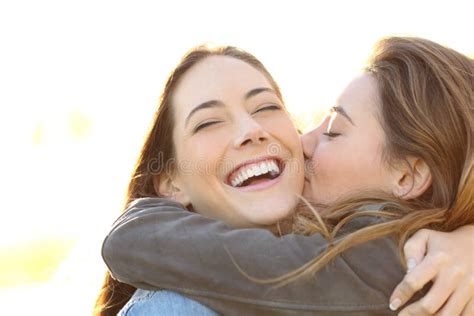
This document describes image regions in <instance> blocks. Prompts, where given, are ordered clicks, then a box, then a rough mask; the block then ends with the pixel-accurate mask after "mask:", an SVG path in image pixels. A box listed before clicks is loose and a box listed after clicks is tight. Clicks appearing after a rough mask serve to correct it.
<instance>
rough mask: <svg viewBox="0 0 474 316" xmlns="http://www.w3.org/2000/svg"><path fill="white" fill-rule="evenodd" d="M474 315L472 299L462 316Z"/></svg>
mask: <svg viewBox="0 0 474 316" xmlns="http://www.w3.org/2000/svg"><path fill="white" fill-rule="evenodd" d="M472 315H474V298H471V300H470V301H469V303H468V304H467V305H466V307H464V309H463V311H462V314H461V316H472Z"/></svg>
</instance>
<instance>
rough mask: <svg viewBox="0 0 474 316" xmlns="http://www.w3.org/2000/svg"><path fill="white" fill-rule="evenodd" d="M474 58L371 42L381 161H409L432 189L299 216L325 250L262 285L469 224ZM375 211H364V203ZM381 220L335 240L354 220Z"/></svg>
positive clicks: (410, 43) (473, 204) (419, 44)
mask: <svg viewBox="0 0 474 316" xmlns="http://www.w3.org/2000/svg"><path fill="white" fill-rule="evenodd" d="M473 69H474V63H473V60H472V59H470V58H468V57H466V56H464V55H462V54H460V53H458V52H456V51H454V50H452V49H449V48H446V47H443V46H441V45H439V44H436V43H434V42H431V41H429V40H426V39H421V38H407V37H390V38H386V39H383V40H381V41H380V42H378V43H377V45H376V48H375V50H374V53H373V55H372V57H371V59H370V60H369V65H368V67H367V69H366V72H367V73H370V74H372V75H373V76H374V77H375V79H376V80H377V85H378V93H379V97H380V103H381V108H380V111H379V112H380V121H381V124H382V126H383V129H384V131H385V134H386V142H385V148H384V157H385V158H386V160H387V163H388V164H390V163H392V162H396V161H397V160H400V159H402V160H403V159H405V157H407V156H409V155H410V156H414V157H419V158H421V159H423V160H424V161H425V162H426V163H427V165H428V166H429V168H430V171H431V175H432V180H433V181H432V185H431V186H430V188H429V189H428V190H427V191H426V192H425V193H424V194H422V195H421V196H420V197H418V198H416V199H411V200H403V199H401V198H397V197H395V196H392V195H388V194H383V193H380V192H370V193H368V192H365V193H360V194H358V196H351V197H346V198H345V199H344V200H342V201H338V202H336V203H334V204H332V205H331V206H329V207H328V208H327V209H326V210H325V212H324V214H326V215H323V216H320V215H318V214H317V213H316V212H314V214H313V216H312V218H310V219H308V217H307V216H306V217H300V218H299V227H300V230H301V229H302V231H303V232H304V233H305V234H314V233H321V234H322V235H323V236H325V237H326V238H327V239H328V241H329V242H330V245H329V247H328V249H327V250H326V251H325V252H324V253H322V254H321V255H320V256H318V257H316V258H314V260H312V261H311V262H308V263H307V264H305V265H304V266H302V267H301V268H299V269H298V270H296V271H293V272H291V273H289V274H286V275H284V276H281V277H278V278H275V279H271V280H257V281H258V282H262V283H274V282H278V283H279V285H283V284H286V283H288V282H291V281H292V280H294V279H296V278H299V277H301V276H305V275H311V274H314V273H315V272H316V271H318V270H319V269H321V268H322V267H323V266H325V265H326V264H327V263H328V262H330V261H331V260H332V259H333V258H334V257H336V256H338V255H339V254H341V253H342V252H344V251H345V250H347V249H349V248H352V247H354V246H356V245H359V244H362V243H365V242H367V241H370V240H374V239H378V238H381V237H385V236H395V237H396V238H397V240H398V245H399V251H400V257H401V258H402V264H404V256H403V251H402V247H403V245H404V243H405V241H406V240H407V238H409V237H410V236H411V235H412V234H413V233H414V232H416V231H418V230H420V229H422V228H431V229H436V230H440V231H452V230H454V229H456V228H458V227H460V226H463V225H466V224H472V223H474V196H473V192H474V181H473V174H472V169H473V157H474V155H473V128H474V122H473V117H474V116H473V110H474V108H473V107H474V105H473V101H474V94H473V87H474V71H473ZM370 205H373V206H376V205H377V206H379V207H380V209H377V210H367V206H370ZM361 216H375V217H380V218H384V220H382V221H380V222H377V223H376V224H373V225H371V226H367V227H364V228H362V229H359V230H356V231H355V232H352V233H350V234H347V235H344V236H341V237H339V236H336V235H337V233H338V232H339V231H340V229H341V228H342V227H343V226H344V225H345V224H346V223H348V222H350V221H351V220H353V219H354V218H357V217H361Z"/></svg>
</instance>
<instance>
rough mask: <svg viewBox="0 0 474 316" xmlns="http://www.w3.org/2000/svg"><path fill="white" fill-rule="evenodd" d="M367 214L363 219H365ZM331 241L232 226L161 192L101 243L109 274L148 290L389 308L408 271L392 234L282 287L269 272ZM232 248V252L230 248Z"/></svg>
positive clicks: (294, 264) (217, 300)
mask: <svg viewBox="0 0 474 316" xmlns="http://www.w3.org/2000/svg"><path fill="white" fill-rule="evenodd" d="M367 224H368V223H367V219H365V222H364V223H362V222H361V223H359V225H362V226H364V225H367ZM326 247H327V242H326V241H325V240H324V238H322V237H321V236H320V235H313V236H309V237H305V236H299V235H287V236H284V237H275V236H274V235H273V234H271V233H270V232H269V231H267V230H263V229H235V230H234V229H231V228H230V227H229V226H227V225H225V224H224V223H221V222H218V221H215V220H211V219H207V218H205V217H203V216H200V215H198V214H194V213H190V212H189V211H187V210H185V209H183V208H182V207H181V206H180V205H179V204H177V203H174V202H171V201H166V200H163V199H157V198H149V199H142V200H140V201H138V203H135V204H134V205H132V207H131V208H130V209H129V210H128V211H127V212H126V213H124V215H122V216H121V217H120V218H119V219H118V221H117V222H116V224H115V226H114V228H113V229H112V231H111V233H110V234H109V236H108V237H107V238H106V240H105V242H104V246H103V257H104V260H105V261H106V263H107V265H108V267H109V269H110V271H111V273H112V275H113V276H114V277H115V278H117V279H118V280H119V281H121V282H125V283H129V284H132V285H134V286H136V287H140V288H144V289H156V288H167V289H171V290H175V291H178V292H181V293H183V294H186V295H188V296H191V297H192V298H194V299H196V300H199V301H201V302H203V303H205V304H207V305H208V306H210V307H211V308H213V309H215V310H216V311H219V312H223V313H224V314H226V315H227V314H232V313H235V312H236V311H237V310H238V311H239V313H243V314H247V315H254V314H255V315H257V314H261V313H263V312H267V313H268V312H270V313H273V314H284V313H285V312H288V311H298V313H299V314H305V313H315V312H318V314H319V315H343V314H344V315H345V314H348V313H351V315H359V314H360V315H367V313H368V312H370V311H373V312H374V313H377V315H383V314H387V315H390V314H391V312H390V311H389V310H388V298H389V297H390V293H391V291H392V290H393V288H394V287H395V286H396V285H397V283H398V282H399V281H400V280H401V279H402V278H403V275H404V270H403V268H402V266H401V264H400V262H399V258H398V255H397V249H396V245H395V243H394V241H393V240H392V239H390V238H383V239H379V240H376V241H372V242H368V243H365V244H363V245H361V246H357V247H354V248H353V249H350V250H348V251H346V252H345V253H344V254H343V255H341V256H339V257H337V258H336V259H335V260H334V261H333V262H331V263H330V264H328V265H327V266H326V267H324V268H323V269H322V270H320V271H319V272H318V273H316V274H315V276H314V277H312V278H311V279H309V280H308V279H306V280H298V281H295V282H292V283H289V284H287V285H285V286H283V287H280V288H272V285H264V284H260V283H256V282H254V281H252V280H250V279H248V278H247V277H246V276H244V275H243V274H242V273H241V272H240V271H239V270H238V269H237V267H236V265H235V264H234V262H233V261H232V259H231V256H230V255H232V257H233V258H235V261H236V263H237V264H238V265H239V267H241V268H242V269H243V271H245V272H246V273H247V274H249V275H250V276H252V277H256V278H259V279H268V278H273V277H278V276H281V275H284V274H286V273H288V272H291V271H293V270H295V269H297V268H299V267H301V266H302V265H303V264H305V263H307V262H308V261H310V260H311V259H314V258H315V257H316V256H317V255H318V254H320V253H321V252H323V251H324V250H325V249H326ZM229 254H230V255H229Z"/></svg>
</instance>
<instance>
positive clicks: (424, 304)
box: [410, 269, 467, 316]
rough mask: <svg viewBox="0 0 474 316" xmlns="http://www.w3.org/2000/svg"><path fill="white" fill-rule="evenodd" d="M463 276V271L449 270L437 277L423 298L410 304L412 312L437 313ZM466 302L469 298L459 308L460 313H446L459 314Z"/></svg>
mask: <svg viewBox="0 0 474 316" xmlns="http://www.w3.org/2000/svg"><path fill="white" fill-rule="evenodd" d="M453 270H454V269H453ZM463 276H464V273H462V272H459V271H449V272H446V273H444V274H442V275H440V276H439V277H437V278H436V281H435V282H434V283H433V285H432V286H431V288H430V290H429V291H428V293H427V294H426V295H425V296H424V297H423V298H422V299H420V300H419V301H417V302H415V303H413V304H411V305H410V312H412V313H415V315H421V314H429V315H433V314H435V313H436V312H437V311H438V310H439V309H440V308H441V307H442V306H443V305H444V304H445V303H446V301H447V300H448V298H449V297H450V295H451V294H452V293H453V292H454V291H455V290H456V288H457V287H458V285H459V283H460V282H461V281H462V278H463ZM461 299H462V297H461ZM466 302H467V298H466V299H465V302H464V304H463V305H462V306H461V307H460V308H459V311H458V313H449V314H446V315H450V316H452V315H459V312H460V311H461V310H462V308H463V307H464V305H465V303H466ZM453 307H454V308H455V307H456V306H454V305H453Z"/></svg>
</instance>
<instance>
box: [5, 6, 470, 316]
mask: <svg viewBox="0 0 474 316" xmlns="http://www.w3.org/2000/svg"><path fill="white" fill-rule="evenodd" d="M473 9H474V6H473V2H472V1H469V0H466V1H456V0H451V1H405V0H397V1H360V0H359V1H337V0H336V1H276V0H272V1H269V0H268V1H266V0H260V1H257V0H254V1H247V0H239V1H223V0H221V1H210V0H205V1H167V2H165V1H149V2H148V1H140V0H138V1H133V2H132V1H118V0H116V1H101V0H94V1H89V0H83V1H65V0H62V1H50V0H44V1H22V0H16V1H8V0H5V1H1V2H0V145H1V153H0V175H1V178H0V179H1V180H0V189H1V191H0V192H1V196H2V204H3V205H2V207H1V208H0V214H1V221H0V302H1V305H2V314H8V315H30V314H36V315H64V314H67V315H89V314H90V313H91V311H92V307H93V303H94V300H95V298H96V296H97V293H98V291H99V288H100V285H101V282H102V279H103V275H104V272H105V266H104V264H103V262H102V260H101V257H100V245H101V242H102V239H103V238H104V236H105V235H106V233H107V231H108V229H109V228H110V225H111V224H112V222H113V221H114V219H115V218H116V217H117V216H118V215H119V214H120V210H121V207H122V203H123V199H124V193H125V189H126V186H127V182H128V180H129V176H130V173H131V171H132V167H133V164H134V161H135V159H136V158H137V155H138V152H139V149H140V147H141V145H142V142H143V137H144V135H145V133H146V131H147V129H148V127H149V124H150V122H151V119H152V116H153V113H154V111H155V110H156V105H157V101H158V98H159V95H160V93H161V91H162V88H163V85H164V81H165V80H166V77H167V76H168V74H169V72H170V71H171V70H172V69H173V67H174V66H175V65H176V64H177V62H178V61H179V59H180V58H181V56H182V55H183V54H184V53H185V52H186V51H187V50H188V49H189V48H191V47H192V46H194V45H197V44H201V43H205V42H210V43H215V44H230V45H234V46H238V47H240V48H243V49H245V50H248V51H249V52H251V53H252V54H254V55H256V56H257V57H258V58H259V59H260V60H261V61H263V63H264V64H265V65H266V66H267V68H268V69H269V71H270V72H271V73H272V74H273V75H274V77H275V79H276V80H277V82H279V84H280V86H281V88H282V91H283V94H284V97H285V99H286V103H287V105H288V107H289V109H290V111H291V112H292V113H293V114H294V116H295V120H296V121H297V122H298V124H299V125H300V127H301V129H302V130H305V129H308V128H309V127H311V126H312V125H313V124H315V123H316V122H317V120H318V118H319V117H320V116H321V113H322V112H323V111H324V109H326V108H328V107H330V106H331V105H332V102H333V101H334V99H335V98H336V97H337V94H338V93H339V92H340V91H341V89H342V88H343V87H344V85H345V84H346V83H347V82H348V80H349V79H350V78H351V77H352V76H353V75H354V74H356V73H357V72H358V71H359V70H360V69H361V67H362V66H363V65H364V62H365V60H366V58H367V57H368V54H369V53H370V50H371V48H372V46H373V44H374V43H375V42H376V41H377V40H378V39H380V38H381V37H384V36H388V35H414V36H421V37H426V38H428V39H431V40H434V41H437V42H440V43H442V44H445V45H447V46H450V47H452V48H454V49H456V50H458V51H460V52H462V53H464V54H467V55H470V56H474V55H473V54H474V41H473V38H474V37H473V28H472V12H473Z"/></svg>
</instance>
